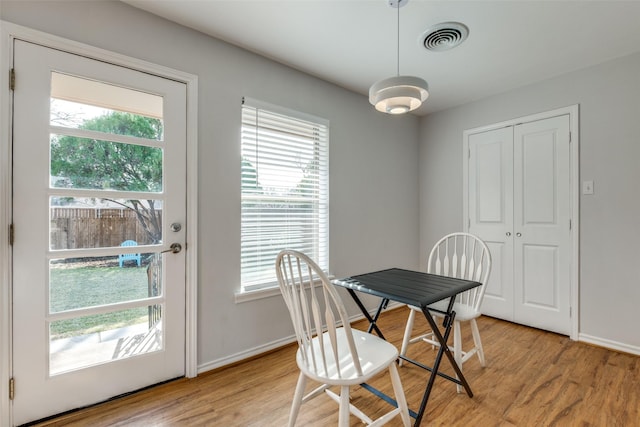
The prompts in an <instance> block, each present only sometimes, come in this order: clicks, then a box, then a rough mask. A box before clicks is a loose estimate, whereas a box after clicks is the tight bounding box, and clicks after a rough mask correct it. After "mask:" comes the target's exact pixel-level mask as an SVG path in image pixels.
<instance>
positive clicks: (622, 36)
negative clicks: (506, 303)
mask: <svg viewBox="0 0 640 427" xmlns="http://www.w3.org/2000/svg"><path fill="white" fill-rule="evenodd" d="M123 1H124V2H126V3H128V4H131V5H132V6H135V7H137V8H140V9H144V10H147V11H149V12H151V13H154V14H156V15H159V16H162V17H164V18H166V19H169V20H171V21H175V22H177V23H180V24H182V25H185V26H187V27H191V28H194V29H196V30H199V31H201V32H203V33H206V34H210V35H211V36H214V37H216V38H219V39H222V40H225V41H227V42H229V43H232V44H234V45H237V46H240V47H243V48H245V49H247V50H250V51H253V52H256V53H258V54H260V55H263V56H265V57H267V58H271V59H273V60H276V61H278V62H281V63H283V64H286V65H289V66H291V67H293V68H296V69H298V70H301V71H304V72H305V73H308V74H311V75H314V76H317V77H319V78H321V79H324V80H327V81H329V82H332V83H335V84H337V85H339V86H342V87H344V88H347V89H350V90H352V91H355V92H357V93H361V94H363V95H367V96H368V90H369V86H371V84H373V83H374V82H376V81H378V80H381V79H384V78H387V77H392V76H394V75H396V70H397V64H396V60H397V46H398V39H397V34H398V33H397V22H398V21H397V19H398V15H397V13H398V9H394V8H391V7H389V6H388V5H387V2H386V0H288V1H285V0H196V1H191V0H123ZM445 21H458V22H462V23H464V24H465V25H467V27H469V38H468V39H467V40H466V41H465V42H464V43H463V44H462V45H460V46H458V47H457V48H455V49H453V50H450V51H446V52H430V51H427V50H426V49H424V48H423V47H422V46H421V45H420V43H419V39H420V36H421V35H422V33H423V32H424V31H425V30H426V29H427V28H428V27H430V26H432V25H434V24H437V23H440V22H445ZM399 45H400V53H399V56H400V74H402V75H414V76H419V77H422V78H424V79H425V80H427V82H428V83H429V88H430V96H429V99H427V101H426V102H425V104H424V105H423V106H422V107H421V108H420V109H419V110H417V113H418V114H419V115H424V114H428V113H431V112H434V111H438V110H442V109H446V108H450V107H453V106H456V105H461V104H464V103H467V102H470V101H473V100H477V99H481V98H484V97H487V96H491V95H493V94H497V93H500V92H504V91H506V90H509V89H512V88H515V87H519V86H523V85H527V84H530V83H533V82H536V81H540V80H544V79H547V78H550V77H553V76H556V75H559V74H563V73H566V72H570V71H573V70H577V69H580V68H585V67H589V66H592V65H595V64H598V63H601V62H605V61H607V60H610V59H612V58H616V57H621V56H625V55H628V54H631V53H633V52H638V51H640V0H632V1H617V0H604V1H587V0H573V1H561V0H546V1H524V0H511V1H482V0H475V1H456V0H446V1H433V0H410V1H409V3H408V4H407V5H406V6H404V7H402V8H400V39H399ZM639 78H640V76H639ZM372 108H373V107H372Z"/></svg>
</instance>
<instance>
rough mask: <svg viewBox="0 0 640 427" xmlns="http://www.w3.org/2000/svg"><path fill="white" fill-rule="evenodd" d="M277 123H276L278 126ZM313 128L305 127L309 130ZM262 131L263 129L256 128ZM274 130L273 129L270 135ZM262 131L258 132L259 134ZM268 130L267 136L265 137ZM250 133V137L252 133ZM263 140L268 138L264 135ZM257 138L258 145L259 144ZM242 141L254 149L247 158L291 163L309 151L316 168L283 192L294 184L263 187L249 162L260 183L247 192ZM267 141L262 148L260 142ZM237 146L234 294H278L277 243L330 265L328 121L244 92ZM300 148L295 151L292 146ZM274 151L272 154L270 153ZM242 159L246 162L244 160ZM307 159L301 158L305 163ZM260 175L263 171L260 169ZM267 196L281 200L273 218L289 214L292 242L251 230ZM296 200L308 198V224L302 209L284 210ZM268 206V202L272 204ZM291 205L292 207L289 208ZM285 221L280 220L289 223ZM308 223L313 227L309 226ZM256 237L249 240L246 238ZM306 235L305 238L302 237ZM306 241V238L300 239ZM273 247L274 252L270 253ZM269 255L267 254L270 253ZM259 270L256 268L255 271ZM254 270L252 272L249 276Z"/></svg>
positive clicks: (305, 201)
mask: <svg viewBox="0 0 640 427" xmlns="http://www.w3.org/2000/svg"><path fill="white" fill-rule="evenodd" d="M279 126H281V127H279ZM298 126H301V129H302V130H301V131H300V134H303V135H300V134H298V132H297V127H298ZM294 127H295V128H296V129H295V130H296V133H295V136H294V139H295V140H296V141H293V142H292V141H291V139H290V135H292V134H293V131H292V130H293V129H294ZM311 129H312V130H313V131H310V130H311ZM261 131H262V132H261ZM274 132H275V133H276V135H274ZM261 133H262V135H260V134H261ZM267 133H269V134H270V137H269V138H267V135H266V134H267ZM252 134H254V135H255V137H254V136H253V135H252ZM267 140H268V141H267ZM308 143H311V144H313V146H311V147H309V146H308V145H307V146H305V144H308ZM261 144H262V145H261ZM278 146H281V147H286V149H284V148H283V149H280V148H278V149H277V151H276V150H272V151H271V152H269V154H268V155H267V154H260V152H259V149H260V148H262V149H264V150H265V151H264V152H265V153H266V150H267V149H268V148H274V147H276V148H277V147H278ZM247 147H250V148H251V150H255V152H256V154H255V155H254V157H252V160H254V162H255V163H256V164H258V163H259V164H261V165H262V164H266V163H269V165H271V164H273V163H278V164H279V162H280V161H281V160H283V161H289V165H291V164H293V163H294V162H295V161H296V159H297V162H303V161H304V160H301V158H302V154H300V153H302V152H304V153H307V154H309V153H313V154H312V155H310V156H308V158H309V159H311V160H310V163H311V162H313V163H315V166H317V168H318V169H317V171H312V173H309V172H308V170H307V173H309V175H307V174H304V175H303V178H302V179H301V180H300V181H298V183H297V185H296V187H295V189H296V190H294V191H299V192H300V193H298V194H292V193H285V192H284V191H285V190H284V188H288V191H291V190H293V188H294V187H285V186H283V187H282V188H280V187H277V186H275V187H268V186H266V185H265V186H264V189H262V187H263V184H261V183H260V181H259V178H258V175H259V173H258V166H256V167H255V168H254V173H255V178H253V179H255V185H256V187H255V188H256V189H258V188H260V190H259V191H260V193H251V192H250V191H246V190H247V188H249V187H247V185H246V184H247V182H250V180H251V178H252V176H251V174H250V172H247V171H248V170H249V169H250V168H249V167H248V166H247V167H245V166H246V164H249V165H253V164H252V163H251V162H249V160H248V157H247V156H246V153H247V152H251V151H246V150H247ZM265 147H267V148H265ZM240 148H241V190H240V193H241V195H240V199H241V220H240V223H241V224H240V228H241V233H240V234H241V242H240V258H241V259H240V264H241V266H240V291H239V293H237V294H236V300H237V301H238V300H247V299H249V300H250V299H255V298H260V297H262V296H270V295H276V294H279V289H278V282H277V279H276V275H275V257H276V255H277V252H279V251H280V250H281V249H285V247H286V248H288V249H297V250H302V251H303V252H305V253H307V254H308V255H309V256H311V257H312V258H313V259H314V261H316V262H317V263H318V265H319V266H320V268H321V269H322V270H324V271H325V272H326V273H327V274H328V270H329V121H328V120H326V119H323V118H319V117H316V116H313V115H310V114H306V113H303V112H299V111H296V110H292V109H288V108H284V107H280V106H277V105H273V104H269V103H266V102H262V101H258V100H255V99H252V98H248V97H244V98H243V100H242V108H241V135H240ZM297 150H300V151H297ZM274 153H275V154H274ZM245 163H246V164H245ZM310 163H308V164H305V165H306V166H308V165H309V164H310ZM298 167H300V168H301V170H302V171H304V168H303V167H302V166H300V165H298ZM263 175H264V174H263ZM303 179H305V180H306V179H309V180H310V181H307V182H311V183H312V186H311V187H308V188H307V189H305V188H304V187H301V186H300V184H302V183H303ZM278 189H279V190H280V191H283V193H282V194H277V195H274V194H275V192H276V191H277V190H278ZM268 191H272V192H274V193H273V194H265V193H264V192H268ZM269 200H273V202H276V203H277V202H283V204H284V205H285V207H284V208H282V209H284V210H285V211H284V212H281V213H277V214H276V218H283V219H285V218H289V221H291V218H293V221H292V224H293V226H294V227H296V228H297V230H298V231H297V232H292V231H291V230H287V232H291V233H302V234H301V235H300V236H299V237H298V238H293V240H296V243H294V244H291V243H288V244H286V245H284V246H282V247H277V248H273V244H272V243H269V244H266V243H264V242H263V239H262V238H261V237H260V236H259V233H260V232H255V233H253V235H252V234H251V231H250V230H255V229H254V228H252V227H251V224H250V223H251V222H252V220H257V222H258V223H259V222H260V221H261V217H264V216H265V213H266V212H268V209H270V207H269ZM247 202H249V203H250V204H253V205H254V206H255V205H256V204H261V203H262V204H264V205H265V208H264V210H260V208H258V209H257V210H256V211H253V212H252V211H251V210H250V208H249V209H248V208H246V207H245V206H246V205H245V203H247ZM296 203H298V204H300V206H307V207H308V205H309V204H310V205H311V206H313V208H312V211H311V213H310V215H311V218H312V220H311V224H308V223H307V222H306V221H304V220H303V219H302V218H303V216H305V213H304V212H298V213H297V214H296V215H293V216H291V213H290V212H288V210H289V209H291V208H292V206H295V205H296ZM271 208H273V206H272V207H271ZM294 210H295V208H294ZM289 221H285V222H286V223H287V224H288V225H287V228H289ZM309 226H310V227H313V228H312V230H311V231H310V230H309ZM260 227H269V226H268V225H260ZM271 230H274V231H276V232H278V233H279V232H282V230H281V229H280V228H279V227H278V226H276V225H271ZM291 233H289V234H287V235H286V237H283V239H285V241H288V240H289V239H292V237H291ZM251 236H253V240H255V242H253V243H251V242H250V241H251V240H252V237H251ZM304 237H309V239H304ZM302 242H307V243H302ZM263 251H264V253H265V255H266V256H264V257H263V258H262V259H261V260H260V259H258V258H256V261H255V262H253V263H252V262H245V259H246V258H247V257H250V256H254V255H257V256H258V257H259V256H261V254H262V252H263ZM271 252H274V253H271ZM271 258H272V259H271ZM260 272H261V273H260ZM252 274H253V276H254V277H252V278H251V279H249V277H251V275H252Z"/></svg>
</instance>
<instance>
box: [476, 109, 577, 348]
mask: <svg viewBox="0 0 640 427" xmlns="http://www.w3.org/2000/svg"><path fill="white" fill-rule="evenodd" d="M569 142H570V140H569V116H568V115H564V116H559V117H553V118H549V119H545V120H537V121H533V122H529V123H524V124H519V125H517V126H509V127H504V128H501V129H496V130H490V131H486V132H482V133H477V134H471V135H469V138H468V144H469V163H468V165H469V166H468V177H469V183H468V197H469V200H468V209H469V231H470V232H471V233H473V234H477V235H478V236H479V237H481V238H482V239H483V240H485V241H486V242H487V244H488V246H489V248H490V250H491V253H492V260H493V263H494V264H493V267H492V272H491V276H490V280H489V284H488V286H487V290H486V293H485V297H484V302H483V304H482V311H483V313H485V314H487V315H490V316H494V317H498V318H501V319H505V320H509V321H514V322H517V323H521V324H525V325H529V326H533V327H536V328H541V329H545V330H550V331H554V332H558V333H562V334H566V335H569V334H570V332H571V313H570V301H571V299H570V295H571V274H570V272H571V228H570V227H571V224H570V219H571V205H570V200H571V197H570V196H571V191H570V144H569Z"/></svg>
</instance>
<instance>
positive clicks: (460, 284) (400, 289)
mask: <svg viewBox="0 0 640 427" xmlns="http://www.w3.org/2000/svg"><path fill="white" fill-rule="evenodd" d="M333 284H334V285H336V286H341V287H344V288H346V289H347V291H348V292H349V294H350V295H351V297H352V298H353V300H354V301H355V303H356V304H357V305H358V307H359V308H360V310H361V311H362V314H364V316H365V317H366V318H367V320H368V321H369V329H368V332H371V331H372V330H375V331H376V333H377V334H378V335H379V336H380V337H381V338H383V339H384V335H383V334H382V331H380V329H379V328H378V325H377V324H376V322H377V321H378V318H379V317H380V314H381V313H382V310H384V309H385V308H386V307H387V304H388V303H389V301H397V302H400V303H404V304H408V305H412V306H414V307H419V308H421V309H422V312H423V313H424V316H425V318H426V319H427V322H429V325H430V326H431V329H432V330H433V334H434V335H435V337H436V339H437V340H438V342H439V343H440V347H439V349H438V353H437V355H436V359H435V361H434V364H433V367H429V366H426V365H424V364H422V363H420V362H418V361H416V360H413V359H410V358H408V357H404V356H400V357H401V358H402V359H404V360H406V361H407V362H409V363H413V364H414V365H416V366H418V367H420V368H422V369H426V370H428V371H430V372H431V375H430V376H429V382H428V383H427V387H426V389H425V392H424V395H423V396H422V402H421V404H420V408H419V410H418V412H417V413H416V412H414V411H410V415H411V416H412V417H413V418H415V420H416V421H415V424H414V427H417V426H419V425H420V422H421V421H422V417H423V415H424V411H425V409H426V407H427V401H428V400H429V395H430V394H431V389H432V388H433V382H434V381H435V378H436V375H439V376H441V377H443V378H446V379H448V380H449V381H453V382H454V383H456V384H460V385H462V386H463V387H464V389H465V390H466V392H467V394H468V395H469V397H473V393H472V391H471V388H470V387H469V384H468V383H467V380H466V379H465V377H464V375H463V374H462V371H461V370H460V367H459V366H458V364H457V363H456V361H455V359H454V358H453V355H452V354H451V351H450V350H449V346H448V345H447V340H448V339H449V333H450V332H451V326H452V325H453V321H454V319H455V315H456V313H455V311H453V304H454V302H455V297H456V295H458V294H459V293H461V292H464V291H466V290H469V289H472V288H475V287H476V286H480V285H481V283H480V282H475V281H471V280H462V279H456V278H453V277H446V276H439V275H435V274H429V273H423V272H419V271H411V270H404V269H400V268H390V269H387V270H382V271H376V272H373V273H367V274H360V275H357V276H351V277H347V278H345V279H337V280H334V281H333ZM356 291H357V292H362V293H365V294H369V295H375V296H377V297H380V298H382V300H381V301H380V305H379V306H378V309H377V311H376V313H375V315H374V316H373V317H371V315H370V314H369V312H368V311H367V309H366V307H365V306H364V304H363V303H362V301H360V298H358V295H357V293H356ZM445 298H449V305H448V307H447V310H446V311H440V310H436V309H433V308H429V305H430V304H433V303H435V302H437V301H440V300H443V299H445ZM430 311H436V312H438V313H441V314H443V315H444V323H443V326H444V334H443V333H441V332H440V330H439V329H438V326H437V324H436V322H435V320H434V319H433V316H431V313H430ZM443 354H445V355H446V356H447V358H448V359H449V362H450V363H451V366H452V367H453V369H454V371H455V373H456V375H457V376H458V378H454V377H452V376H449V375H446V374H444V373H442V372H439V371H438V369H439V367H440V362H441V360H442V355H443ZM363 386H365V387H366V388H367V389H368V390H370V391H372V392H373V393H375V394H377V395H379V396H380V397H382V398H385V400H387V401H390V400H389V398H388V397H387V396H385V395H383V394H382V393H380V392H379V391H377V390H375V389H373V388H372V387H371V386H368V385H366V384H363ZM390 403H394V402H393V401H390Z"/></svg>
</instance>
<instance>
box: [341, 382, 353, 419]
mask: <svg viewBox="0 0 640 427" xmlns="http://www.w3.org/2000/svg"><path fill="white" fill-rule="evenodd" d="M350 414H351V411H350V410H349V386H346V385H345V386H342V387H340V411H339V414H338V417H339V418H338V427H349V415H350Z"/></svg>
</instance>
